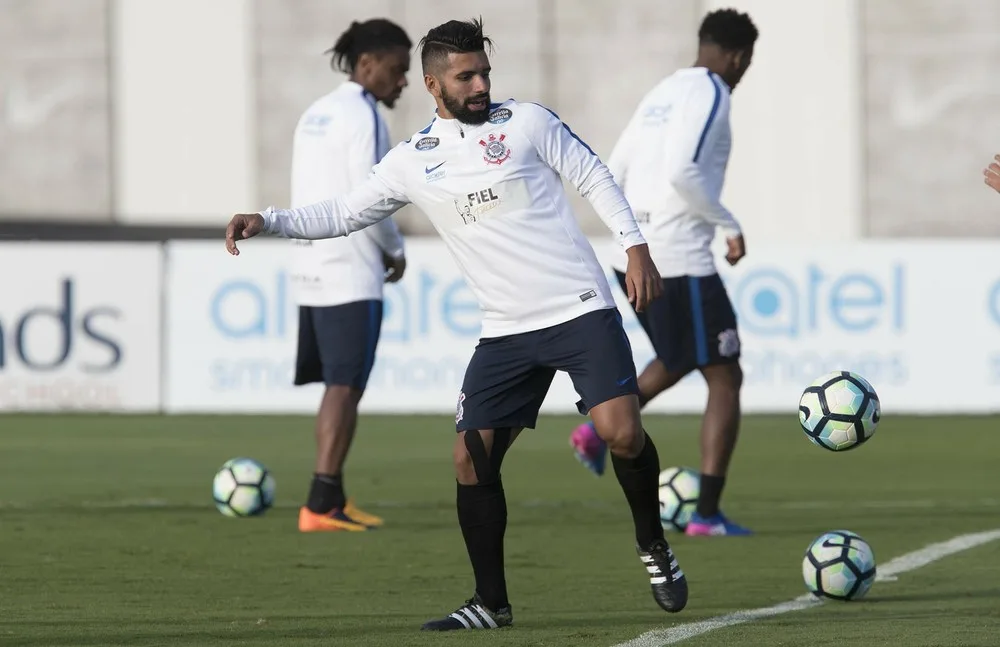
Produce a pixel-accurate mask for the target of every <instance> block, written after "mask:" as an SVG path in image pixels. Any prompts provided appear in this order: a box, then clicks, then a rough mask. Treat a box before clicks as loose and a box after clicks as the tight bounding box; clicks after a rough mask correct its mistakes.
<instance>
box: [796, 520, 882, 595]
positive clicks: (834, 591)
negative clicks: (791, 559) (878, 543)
mask: <svg viewBox="0 0 1000 647" xmlns="http://www.w3.org/2000/svg"><path fill="white" fill-rule="evenodd" d="M802 578H803V579H804V580H805V582H806V588H808V589H809V590H810V591H811V592H812V593H813V595H815V596H817V597H821V598H830V599H831V600H842V601H845V602H846V601H847V600H860V599H861V598H863V597H865V595H867V594H868V590H869V589H871V587H872V582H874V581H875V553H873V552H872V548H871V546H869V545H868V542H866V541H865V540H864V539H862V538H861V537H860V536H859V535H858V534H857V533H853V532H851V531H850V530H831V531H830V532H826V533H823V534H822V535H820V536H819V537H817V538H816V539H815V540H814V541H813V542H812V543H811V544H809V548H808V549H807V550H806V556H805V557H804V558H803V559H802Z"/></svg>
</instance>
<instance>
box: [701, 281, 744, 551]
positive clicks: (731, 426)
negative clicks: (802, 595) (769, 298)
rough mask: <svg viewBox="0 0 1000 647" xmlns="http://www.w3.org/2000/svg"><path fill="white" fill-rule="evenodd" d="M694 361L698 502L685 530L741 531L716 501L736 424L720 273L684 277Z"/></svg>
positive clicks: (736, 348) (735, 346) (730, 327)
mask: <svg viewBox="0 0 1000 647" xmlns="http://www.w3.org/2000/svg"><path fill="white" fill-rule="evenodd" d="M687 281H688V293H689V299H688V301H689V303H690V308H689V309H688V311H689V313H690V321H691V325H692V328H691V329H692V332H693V333H694V336H693V342H694V343H693V344H691V345H690V347H692V348H693V349H694V354H695V357H694V364H695V365H696V366H697V367H698V370H699V371H701V374H702V375H703V376H704V377H705V383H706V385H707V386H708V402H707V404H706V407H705V416H704V417H703V418H702V424H701V485H700V491H699V495H698V508H697V510H696V511H695V513H694V514H693V515H692V516H691V520H690V522H689V523H688V526H687V528H686V529H685V532H686V533H687V534H688V535H691V536H743V535H749V534H751V532H750V530H749V529H747V528H745V527H744V526H741V525H739V524H737V523H733V522H732V521H730V520H729V519H728V518H727V517H726V516H725V515H724V514H723V513H722V511H721V510H720V507H719V502H720V500H721V498H722V491H723V488H724V487H725V484H726V476H727V474H728V471H729V463H730V460H731V458H732V455H733V450H734V449H735V447H736V440H737V437H738V435H739V427H740V389H741V388H742V386H743V371H742V370H741V369H740V364H739V357H740V341H739V335H738V333H737V328H736V314H735V313H734V311H733V307H732V304H731V303H730V301H729V296H728V295H727V294H726V288H725V285H724V284H723V283H722V279H721V278H719V275H717V274H713V275H711V276H703V277H688V279H687Z"/></svg>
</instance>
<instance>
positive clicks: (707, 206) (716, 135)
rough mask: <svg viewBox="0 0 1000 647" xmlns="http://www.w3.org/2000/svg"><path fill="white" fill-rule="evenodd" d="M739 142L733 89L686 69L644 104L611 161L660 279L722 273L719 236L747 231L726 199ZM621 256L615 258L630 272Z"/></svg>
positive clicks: (713, 77)
mask: <svg viewBox="0 0 1000 647" xmlns="http://www.w3.org/2000/svg"><path fill="white" fill-rule="evenodd" d="M731 145H732V139H731V134H730V130H729V86H728V85H726V83H725V82H724V81H723V80H722V79H721V78H719V77H718V76H717V75H715V74H713V73H711V72H710V71H708V70H707V69H706V68H704V67H694V68H686V69H682V70H679V71H677V72H675V73H674V74H672V75H671V76H669V77H667V78H666V79H664V80H663V81H661V82H660V83H659V84H657V85H656V87H654V88H653V89H652V90H650V91H649V93H647V94H646V96H645V97H644V98H643V99H642V101H641V102H640V103H639V107H638V108H637V109H636V111H635V114H634V115H633V116H632V119H631V120H630V121H629V123H628V126H626V127H625V130H624V131H623V132H622V135H621V137H620V138H619V140H618V143H617V144H616V145H615V148H614V149H613V151H612V153H611V157H610V158H609V159H608V167H609V168H610V169H611V172H612V173H613V174H614V177H615V180H616V181H617V182H618V183H619V184H620V185H621V186H622V187H623V189H624V191H625V196H626V198H628V201H629V204H631V205H632V209H633V210H634V211H635V215H636V220H637V221H638V222H639V227H640V229H641V231H642V234H643V236H645V237H646V240H647V241H649V252H650V255H651V256H652V257H653V262H655V263H656V267H657V269H658V270H659V271H660V274H661V275H662V276H663V277H664V278H666V277H672V276H708V275H710V274H714V273H715V271H716V269H715V260H714V259H713V258H712V250H711V245H712V239H713V238H714V237H715V231H716V228H718V229H719V231H720V232H721V233H722V234H723V235H724V236H725V237H727V238H730V237H733V236H738V235H740V226H739V224H738V223H737V221H736V219H735V218H733V215H732V214H731V213H730V212H729V211H728V210H727V209H726V208H725V207H724V206H722V203H721V202H720V200H719V198H720V195H721V193H722V184H723V181H724V179H725V175H726V165H727V164H728V163H729V150H730V147H731ZM624 262H625V259H624V257H622V256H621V255H618V257H617V258H616V259H615V261H614V265H615V268H616V269H623V268H624V267H625V265H624Z"/></svg>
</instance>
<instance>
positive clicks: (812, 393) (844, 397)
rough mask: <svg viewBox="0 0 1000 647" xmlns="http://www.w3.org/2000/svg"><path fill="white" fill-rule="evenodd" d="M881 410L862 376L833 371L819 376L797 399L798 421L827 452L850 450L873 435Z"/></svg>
mask: <svg viewBox="0 0 1000 647" xmlns="http://www.w3.org/2000/svg"><path fill="white" fill-rule="evenodd" d="M881 417H882V409H881V405H880V404H879V400H878V395H877V394H876V393H875V389H874V388H872V385H871V384H870V383H869V382H868V380H866V379H865V378H863V377H861V376H860V375H858V374H857V373H851V372H850V371H837V372H834V373H829V374H827V375H824V376H823V377H821V378H819V379H818V380H816V381H815V382H813V383H812V384H810V385H809V386H808V387H806V390H805V391H804V392H803V393H802V397H801V398H800V399H799V423H800V424H801V425H802V431H804V432H806V436H808V437H809V440H811V441H812V442H813V443H815V444H816V445H819V446H820V447H822V448H824V449H829V450H830V451H834V452H840V451H846V450H848V449H854V448H855V447H857V446H858V445H861V444H862V443H864V442H865V441H867V440H868V439H869V438H871V437H872V436H873V435H874V434H875V429H876V428H877V427H878V423H879V419H880V418H881Z"/></svg>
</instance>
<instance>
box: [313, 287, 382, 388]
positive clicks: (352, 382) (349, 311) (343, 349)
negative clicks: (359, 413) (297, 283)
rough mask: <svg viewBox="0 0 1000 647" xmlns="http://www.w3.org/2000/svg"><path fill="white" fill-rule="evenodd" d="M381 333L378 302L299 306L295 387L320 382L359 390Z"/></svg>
mask: <svg viewBox="0 0 1000 647" xmlns="http://www.w3.org/2000/svg"><path fill="white" fill-rule="evenodd" d="M381 330H382V302H381V301H377V300H372V301H355V302H353V303H344V304H342V305H336V306H299V350H298V353H297V356H296V358H295V384H296V385H301V384H310V383H312V382H323V383H324V384H326V385H327V386H334V385H337V386H350V387H354V388H355V389H360V390H362V391H363V390H364V389H365V386H367V384H368V376H369V375H371V372H372V365H373V364H374V363H375V348H376V347H377V346H378V338H379V333H380V332H381Z"/></svg>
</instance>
